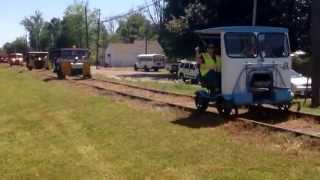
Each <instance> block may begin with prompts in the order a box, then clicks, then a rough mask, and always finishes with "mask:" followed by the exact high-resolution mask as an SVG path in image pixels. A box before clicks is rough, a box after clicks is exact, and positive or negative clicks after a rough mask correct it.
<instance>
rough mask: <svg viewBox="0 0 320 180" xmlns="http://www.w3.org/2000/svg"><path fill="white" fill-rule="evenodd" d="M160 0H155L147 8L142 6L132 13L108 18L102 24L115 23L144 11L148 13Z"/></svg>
mask: <svg viewBox="0 0 320 180" xmlns="http://www.w3.org/2000/svg"><path fill="white" fill-rule="evenodd" d="M158 1H159V0H155V1H153V2H152V3H150V4H147V5H145V6H140V7H139V8H138V9H136V10H133V11H130V12H128V13H125V14H121V15H117V16H113V17H110V18H107V19H105V20H103V21H101V22H102V23H106V22H110V21H114V20H117V19H121V18H124V17H128V16H130V15H132V14H136V13H139V12H143V11H146V10H147V9H148V8H150V7H152V6H155V5H156V4H157V3H158Z"/></svg>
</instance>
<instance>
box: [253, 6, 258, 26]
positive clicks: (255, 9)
mask: <svg viewBox="0 0 320 180" xmlns="http://www.w3.org/2000/svg"><path fill="white" fill-rule="evenodd" d="M257 8H258V0H253V13H252V15H253V16H252V26H256V23H257Z"/></svg>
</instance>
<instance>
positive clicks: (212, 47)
mask: <svg viewBox="0 0 320 180" xmlns="http://www.w3.org/2000/svg"><path fill="white" fill-rule="evenodd" d="M215 50H216V47H215V45H214V44H209V45H208V47H207V52H208V53H209V54H211V55H214V54H215Z"/></svg>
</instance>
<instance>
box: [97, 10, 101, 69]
mask: <svg viewBox="0 0 320 180" xmlns="http://www.w3.org/2000/svg"><path fill="white" fill-rule="evenodd" d="M100 24H101V10H100V9H99V10H98V27H97V52H96V53H97V54H96V69H98V65H99V48H100V29H101V28H100Z"/></svg>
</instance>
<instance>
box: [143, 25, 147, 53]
mask: <svg viewBox="0 0 320 180" xmlns="http://www.w3.org/2000/svg"><path fill="white" fill-rule="evenodd" d="M147 28H148V27H147V23H145V30H144V40H145V47H144V53H145V54H148V30H147Z"/></svg>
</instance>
